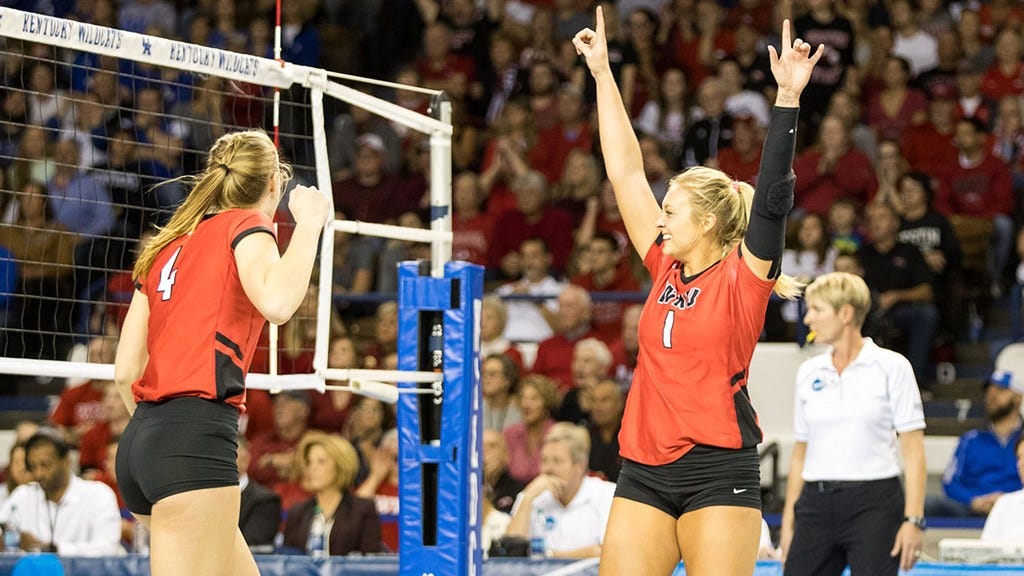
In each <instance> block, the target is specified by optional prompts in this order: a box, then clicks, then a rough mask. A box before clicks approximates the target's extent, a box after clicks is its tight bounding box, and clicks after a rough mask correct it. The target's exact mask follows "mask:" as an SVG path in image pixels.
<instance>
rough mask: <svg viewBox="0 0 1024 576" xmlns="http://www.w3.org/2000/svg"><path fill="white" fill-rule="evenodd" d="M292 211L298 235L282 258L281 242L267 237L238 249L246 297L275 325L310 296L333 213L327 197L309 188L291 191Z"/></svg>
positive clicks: (253, 238)
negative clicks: (322, 239)
mask: <svg viewBox="0 0 1024 576" xmlns="http://www.w3.org/2000/svg"><path fill="white" fill-rule="evenodd" d="M288 209H289V210H291V212H292V216H293V217H294V218H295V232H294V233H293V234H292V239H291V242H290V243H289V244H288V249H287V250H285V252H284V255H282V256H278V252H277V251H278V248H277V243H276V242H275V241H274V239H273V238H272V237H270V236H269V235H267V234H250V235H248V236H246V237H245V238H243V239H242V240H241V241H240V242H239V243H238V246H236V247H235V262H236V265H237V267H238V278H239V280H241V282H242V289H243V290H244V291H245V295H246V296H248V297H249V300H250V301H251V302H252V303H253V305H254V306H255V307H256V309H257V310H259V311H260V314H263V317H264V318H266V319H267V320H269V321H271V322H273V323H274V324H284V323H285V322H287V321H288V320H289V319H290V318H291V317H292V314H294V313H295V311H296V310H298V308H299V304H301V303H302V299H303V298H305V296H306V289H307V288H308V286H309V278H310V275H311V274H312V272H313V263H314V261H315V260H316V251H317V247H318V246H319V244H320V233H321V232H322V231H323V228H324V222H325V221H326V220H327V214H328V212H329V209H328V203H327V199H326V197H324V195H323V194H322V193H321V192H319V191H318V190H317V189H316V188H309V187H307V186H297V187H296V188H295V189H293V190H292V191H291V197H290V198H289V200H288Z"/></svg>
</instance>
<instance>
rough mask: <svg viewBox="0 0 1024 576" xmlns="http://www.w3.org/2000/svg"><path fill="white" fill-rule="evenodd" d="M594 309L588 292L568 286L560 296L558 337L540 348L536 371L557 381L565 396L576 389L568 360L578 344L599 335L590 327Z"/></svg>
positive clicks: (553, 337) (544, 342) (554, 337)
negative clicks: (572, 389)
mask: <svg viewBox="0 0 1024 576" xmlns="http://www.w3.org/2000/svg"><path fill="white" fill-rule="evenodd" d="M592 307H593V303H592V302H591V300H590V294H588V293H587V291H586V290H584V289H583V288H580V287H579V286H574V285H572V284H570V285H568V286H566V287H565V289H563V290H562V293H561V294H559V295H558V313H557V314H556V315H555V322H554V326H553V328H554V329H555V335H554V336H552V337H551V338H548V339H547V340H544V341H543V342H541V343H540V346H538V348H537V359H536V360H534V362H533V370H532V371H533V372H534V373H536V374H543V375H545V376H547V377H549V378H551V379H553V380H555V381H556V382H557V383H558V388H559V392H560V394H561V395H564V394H565V393H566V392H568V391H569V390H570V389H571V388H572V387H573V379H572V366H571V364H570V363H569V362H566V360H567V359H568V358H572V353H573V348H574V347H575V346H576V342H578V341H580V340H582V339H584V338H590V337H594V336H596V335H595V334H594V332H593V331H592V330H591V328H590V319H591V311H592Z"/></svg>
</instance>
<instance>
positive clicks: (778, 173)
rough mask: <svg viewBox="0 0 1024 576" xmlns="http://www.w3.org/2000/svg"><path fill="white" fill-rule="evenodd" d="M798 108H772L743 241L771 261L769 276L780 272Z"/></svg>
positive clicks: (789, 206)
mask: <svg viewBox="0 0 1024 576" xmlns="http://www.w3.org/2000/svg"><path fill="white" fill-rule="evenodd" d="M799 115H800V109H799V108H779V107H778V106H776V107H773V108H772V118H771V123H770V124H769V125H768V135H767V136H766V137H765V141H764V151H763V152H762V154H761V167H760V170H759V171H758V174H757V188H756V189H755V191H754V205H753V208H752V210H751V214H750V224H749V226H747V235H746V237H745V238H744V241H745V243H746V245H747V249H748V250H750V253H751V254H753V255H754V256H757V257H758V258H760V259H762V260H769V261H771V262H772V268H771V270H770V271H769V273H768V277H769V278H775V277H777V276H778V275H779V272H780V267H781V258H782V250H783V247H784V246H785V240H786V216H788V215H789V211H790V210H792V209H793V185H794V183H795V182H796V176H795V175H794V174H793V155H794V149H795V147H796V124H797V118H798V117H799Z"/></svg>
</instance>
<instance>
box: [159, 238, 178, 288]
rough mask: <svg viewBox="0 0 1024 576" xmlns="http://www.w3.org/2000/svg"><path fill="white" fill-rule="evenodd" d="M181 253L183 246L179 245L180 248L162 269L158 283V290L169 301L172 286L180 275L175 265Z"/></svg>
mask: <svg viewBox="0 0 1024 576" xmlns="http://www.w3.org/2000/svg"><path fill="white" fill-rule="evenodd" d="M180 253H181V246H178V249H177V250H175V251H174V254H172V255H171V259H170V260H168V261H167V264H164V267H163V269H162V270H160V284H159V285H157V287H156V291H157V292H159V293H160V299H161V300H164V301H167V300H170V299H171V288H173V287H174V281H175V280H176V279H177V277H178V269H177V268H175V267H174V263H175V262H177V261H178V254H180Z"/></svg>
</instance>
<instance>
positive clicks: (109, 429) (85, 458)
mask: <svg viewBox="0 0 1024 576" xmlns="http://www.w3.org/2000/svg"><path fill="white" fill-rule="evenodd" d="M103 413H104V419H103V421H101V422H97V423H95V424H93V426H92V427H91V428H89V430H88V431H86V433H85V434H83V435H82V440H81V442H80V443H79V445H78V465H79V467H80V469H81V470H82V471H83V472H84V471H86V470H89V469H96V470H103V469H104V466H105V465H106V463H107V445H108V444H110V442H111V440H112V439H118V438H120V437H121V433H122V432H124V429H125V427H126V426H128V421H129V420H131V414H129V413H128V409H127V408H126V407H125V405H124V401H123V400H121V395H120V394H118V392H117V386H115V385H114V384H113V383H112V382H111V383H108V384H107V385H106V387H105V388H104V390H103Z"/></svg>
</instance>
